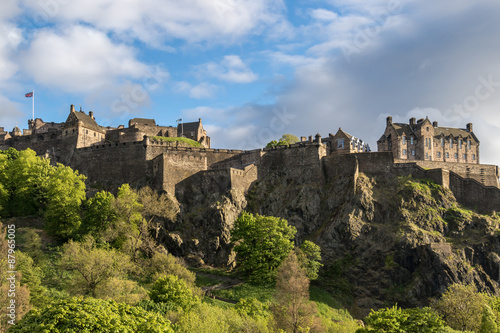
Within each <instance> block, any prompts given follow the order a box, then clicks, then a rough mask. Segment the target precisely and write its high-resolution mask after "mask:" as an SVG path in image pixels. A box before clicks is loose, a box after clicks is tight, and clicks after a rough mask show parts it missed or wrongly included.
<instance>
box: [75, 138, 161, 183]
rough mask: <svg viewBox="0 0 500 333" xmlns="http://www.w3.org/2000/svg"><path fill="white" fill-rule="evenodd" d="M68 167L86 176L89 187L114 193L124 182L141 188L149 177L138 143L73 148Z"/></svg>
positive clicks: (143, 148)
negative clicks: (96, 187)
mask: <svg viewBox="0 0 500 333" xmlns="http://www.w3.org/2000/svg"><path fill="white" fill-rule="evenodd" d="M70 166H71V167H72V168H74V169H77V170H78V171H80V173H82V174H84V175H86V176H87V177H88V180H87V183H88V184H89V185H90V186H93V185H94V186H98V187H100V188H105V189H109V190H115V189H116V188H117V187H118V186H120V185H121V184H124V183H129V184H131V185H132V186H144V185H146V184H147V182H148V180H149V179H150V178H151V176H152V170H151V167H150V165H149V164H148V161H147V160H146V147H145V146H144V145H143V144H142V142H130V143H119V144H104V145H98V146H92V147H85V148H79V149H76V150H75V152H74V154H73V158H72V160H71V163H70Z"/></svg>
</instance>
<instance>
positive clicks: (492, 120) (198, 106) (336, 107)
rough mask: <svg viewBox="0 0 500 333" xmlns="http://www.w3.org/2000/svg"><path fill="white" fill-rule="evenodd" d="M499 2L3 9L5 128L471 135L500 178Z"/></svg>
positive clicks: (170, 0) (209, 1)
mask: <svg viewBox="0 0 500 333" xmlns="http://www.w3.org/2000/svg"><path fill="white" fill-rule="evenodd" d="M499 17H500V1H498V0H475V1H470V0H443V1H431V0H419V1H416V0H413V1H412V0H308V1H302V0H296V1H281V0H183V1H178V0H86V1H78V0H2V1H1V2H0V117H1V118H0V119H1V124H0V126H5V127H6V129H9V130H10V129H11V128H12V127H14V126H15V125H16V124H17V125H18V126H19V127H21V128H26V127H27V119H28V118H31V106H32V105H31V100H30V99H28V98H25V97H24V94H25V93H26V92H28V91H31V90H32V89H34V90H35V116H36V117H40V118H42V119H43V120H45V121H56V122H62V121H64V120H65V119H66V117H67V115H68V112H69V106H70V104H75V105H76V107H77V109H78V108H79V107H80V106H81V107H82V108H83V110H84V111H89V110H92V111H94V113H95V115H96V118H97V121H98V122H99V123H100V124H101V125H106V126H117V125H119V124H127V121H128V119H130V118H132V117H145V118H155V119H156V121H157V123H158V124H161V125H175V124H176V119H178V118H183V119H184V121H186V122H187V121H196V120H197V119H198V118H200V117H201V118H202V119H203V123H204V126H205V128H206V129H207V130H208V132H209V135H210V136H211V137H212V143H213V146H215V147H229V148H256V147H262V146H264V145H265V144H266V143H267V142H268V141H270V140H272V139H277V138H279V137H280V136H281V135H282V134H283V133H292V134H295V135H297V136H308V135H314V134H316V133H317V132H319V133H321V134H322V135H323V136H326V135H328V133H335V132H336V131H337V130H338V128H339V127H342V129H344V130H345V131H347V132H348V133H350V134H353V135H355V136H357V137H360V138H361V139H364V140H366V141H368V142H369V144H370V145H371V146H372V149H373V150H376V140H377V139H378V138H379V137H380V136H381V134H382V132H383V130H384V127H385V118H386V117H387V116H388V115H392V116H393V118H394V121H396V122H407V121H408V118H410V117H417V118H420V117H425V116H429V118H430V119H431V121H433V120H436V121H438V122H439V125H440V126H450V127H462V128H463V127H465V124H466V123H468V122H472V123H473V124H474V131H475V132H476V134H477V136H478V137H479V139H480V140H481V147H482V148H481V152H482V156H481V161H482V162H483V163H490V164H500V154H498V152H499V150H500V112H499V111H500V66H499V65H500V20H499V19H498V18H499Z"/></svg>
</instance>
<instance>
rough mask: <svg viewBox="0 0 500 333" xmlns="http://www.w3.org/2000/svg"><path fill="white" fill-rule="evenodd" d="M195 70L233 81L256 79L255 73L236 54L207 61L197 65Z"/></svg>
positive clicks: (251, 80) (247, 81)
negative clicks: (215, 60) (218, 60)
mask: <svg viewBox="0 0 500 333" xmlns="http://www.w3.org/2000/svg"><path fill="white" fill-rule="evenodd" d="M197 71H200V72H201V73H203V74H205V75H207V76H209V77H213V78H217V79H219V80H222V81H227V82H233V83H249V82H253V81H255V80H257V74H255V73H254V72H252V70H251V69H250V68H249V67H248V65H247V64H245V63H244V62H243V61H242V60H241V58H240V57H239V56H237V55H226V56H224V58H223V59H222V60H221V61H220V62H219V63H215V62H209V63H206V64H203V65H201V66H198V67H197Z"/></svg>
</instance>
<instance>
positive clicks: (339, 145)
mask: <svg viewBox="0 0 500 333" xmlns="http://www.w3.org/2000/svg"><path fill="white" fill-rule="evenodd" d="M337 148H338V149H344V139H337Z"/></svg>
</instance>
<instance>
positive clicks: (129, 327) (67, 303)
mask: <svg viewBox="0 0 500 333" xmlns="http://www.w3.org/2000/svg"><path fill="white" fill-rule="evenodd" d="M9 332H14V333H38V332H40V333H42V332H43V333H45V332H51V333H63V332H64V333H72V332H74V333H77V332H127V333H135V332H141V333H155V332H158V333H160V332H161V333H164V332H174V330H173V329H172V327H171V324H170V322H169V321H168V320H166V319H164V318H163V317H162V316H160V315H159V314H157V313H153V312H148V311H146V310H144V309H142V308H139V307H133V306H130V305H127V304H124V303H116V302H115V301H104V300H99V299H94V298H82V297H78V298H77V297H73V298H69V299H63V300H58V301H55V302H52V303H49V304H48V305H46V306H45V307H44V308H42V309H40V310H38V309H35V310H32V311H30V312H29V313H28V314H27V315H26V316H25V317H24V318H23V320H21V321H19V322H18V323H17V324H16V325H15V326H12V327H11V328H10V329H9Z"/></svg>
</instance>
